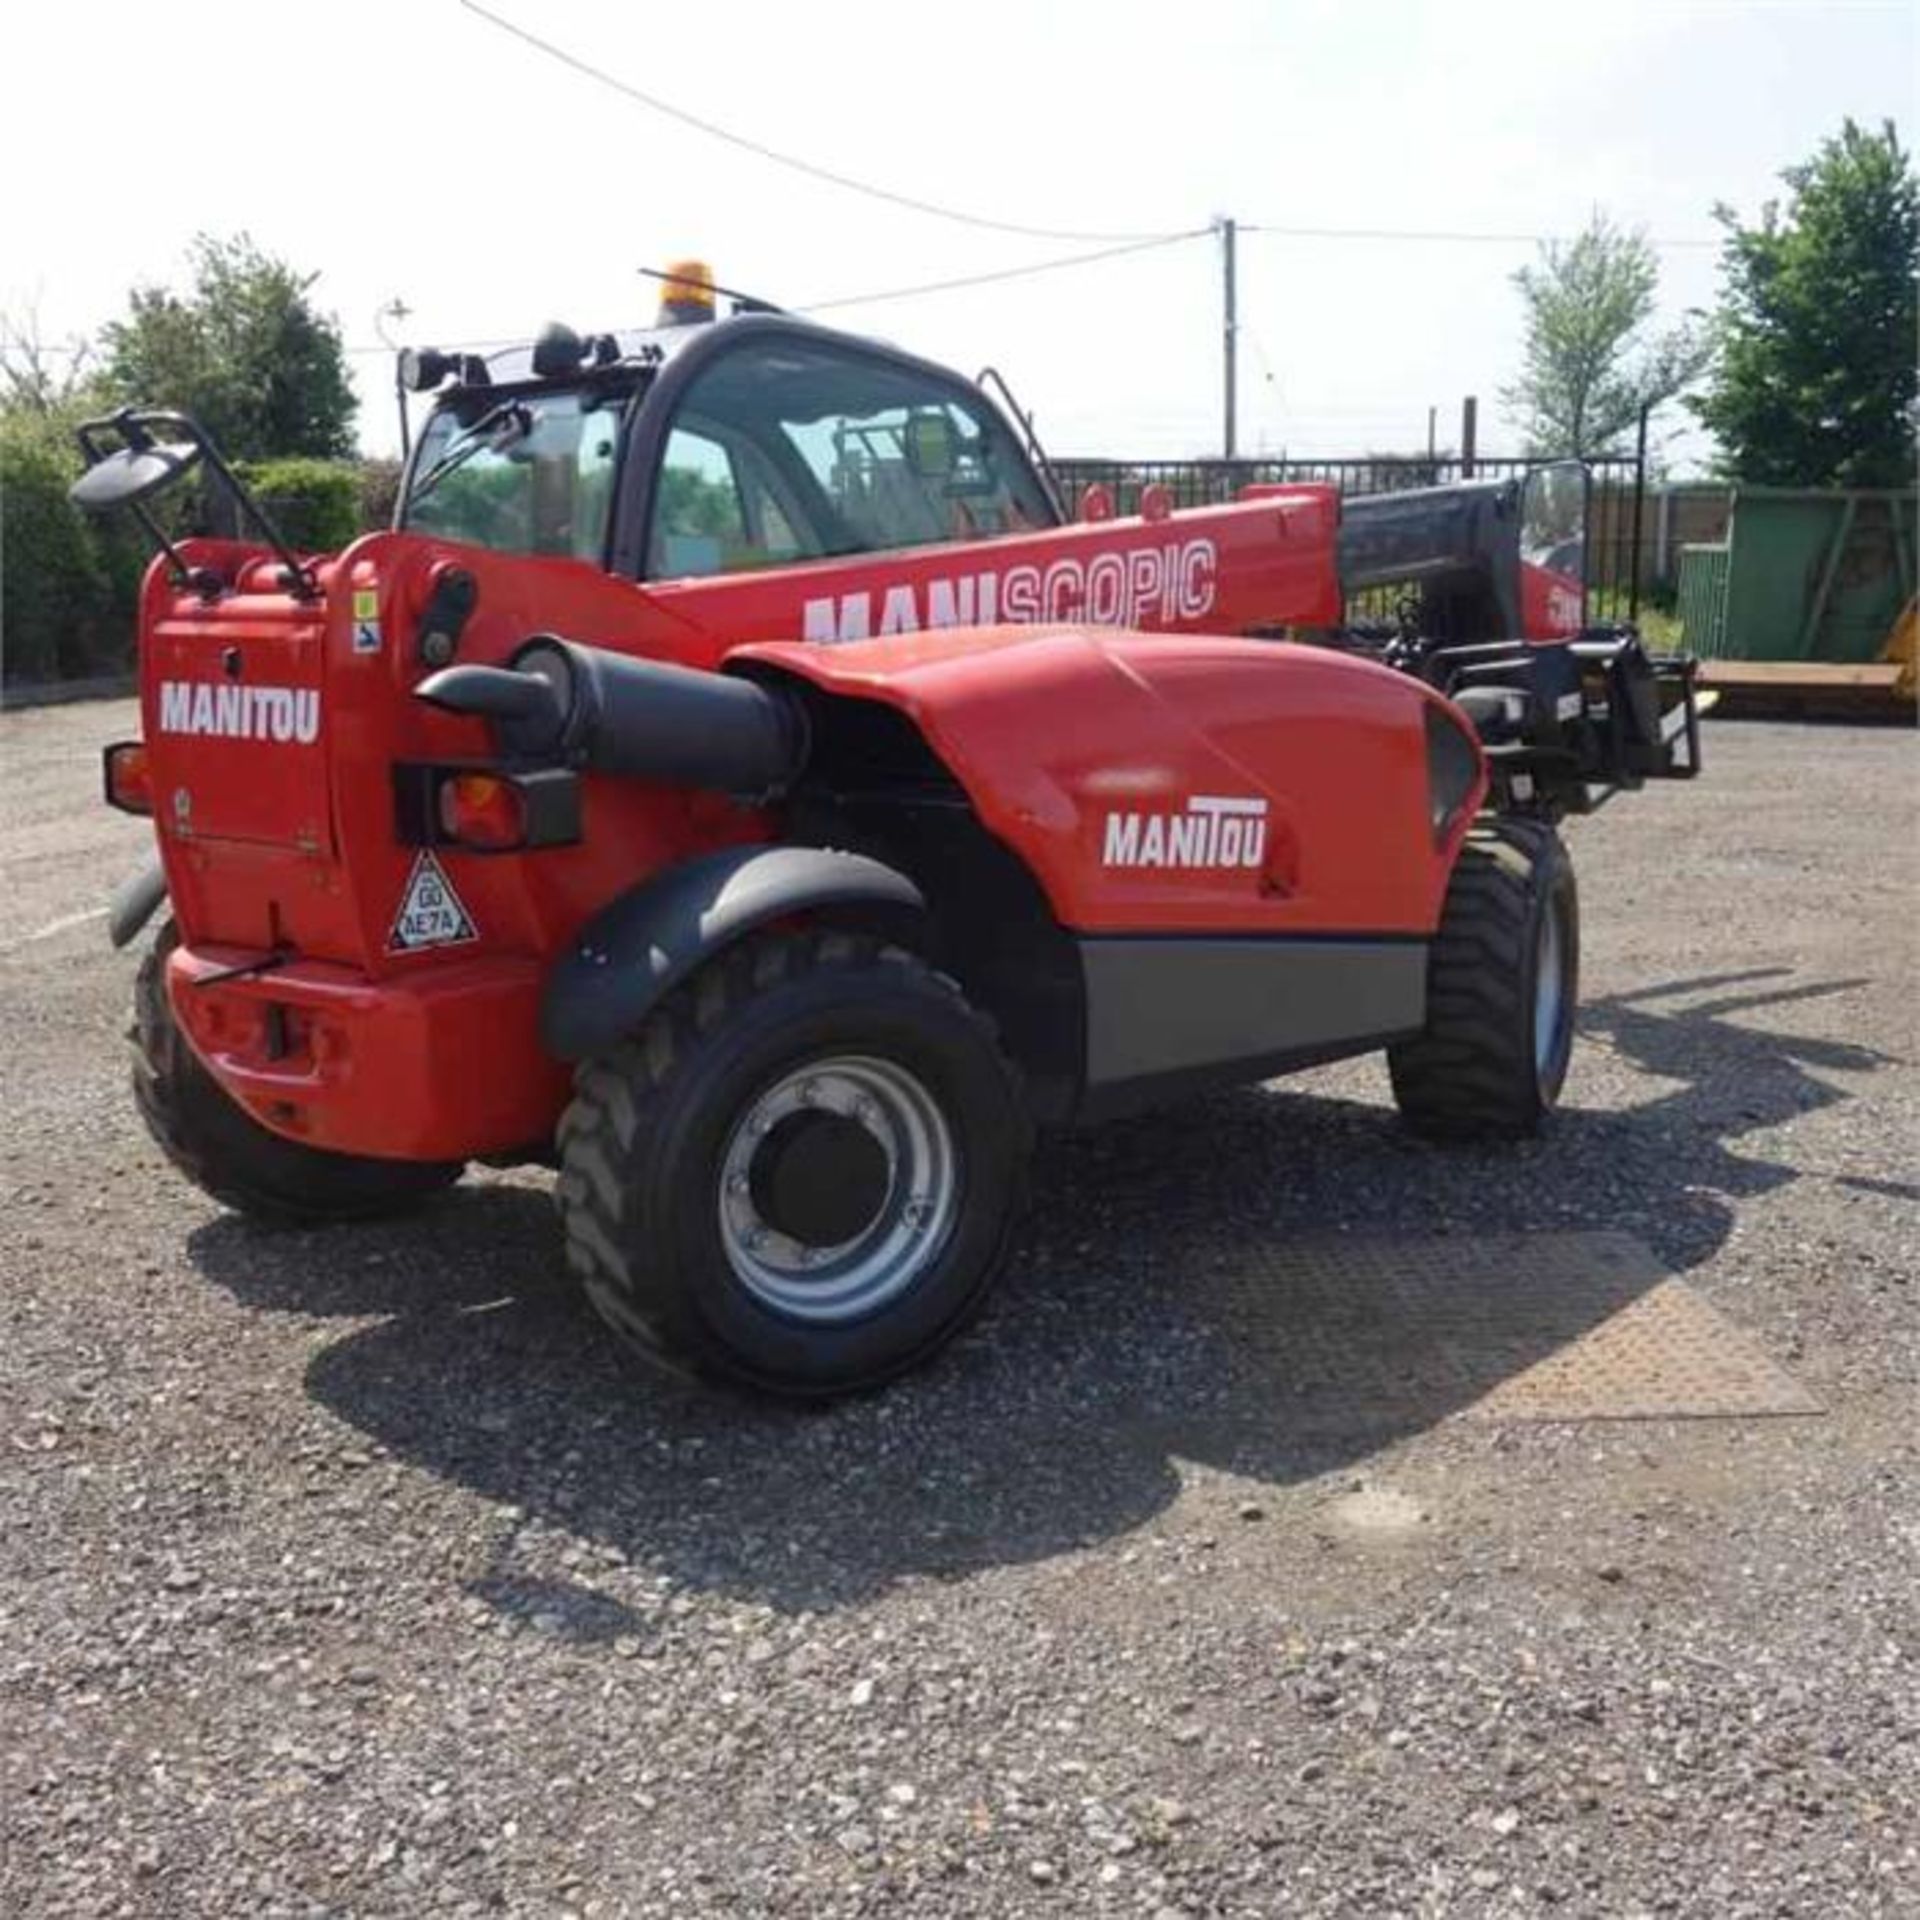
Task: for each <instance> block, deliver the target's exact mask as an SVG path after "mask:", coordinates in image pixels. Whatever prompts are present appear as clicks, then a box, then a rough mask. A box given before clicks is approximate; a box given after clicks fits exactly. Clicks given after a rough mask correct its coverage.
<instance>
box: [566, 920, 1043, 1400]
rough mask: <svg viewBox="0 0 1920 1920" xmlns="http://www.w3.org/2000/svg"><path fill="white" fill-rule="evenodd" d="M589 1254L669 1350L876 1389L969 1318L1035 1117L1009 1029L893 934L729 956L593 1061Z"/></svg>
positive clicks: (774, 1375) (653, 1339)
mask: <svg viewBox="0 0 1920 1920" xmlns="http://www.w3.org/2000/svg"><path fill="white" fill-rule="evenodd" d="M575 1088H576V1091H575V1097H574V1101H573V1104H572V1105H571V1106H570V1107H569V1108H568V1109H567V1112H566V1114H565V1116H564V1117H563V1118H562V1120H561V1123H560V1155H561V1175H560V1180H559V1184H558V1188H557V1194H558V1199H559V1205H560V1213H561V1219H562V1222H563V1224H564V1226H565V1228H566V1235H567V1253H568V1259H569V1262H570V1264H571V1266H572V1268H573V1270H574V1272H575V1273H576V1274H577V1275H578V1277H579V1279H580V1280H581V1282H582V1284H583V1285H584V1287H585V1289H586V1292H587V1295H588V1298H589V1299H590V1300H591V1301H592V1302H593V1304H594V1306H595V1307H596V1308H597V1309H598V1311H599V1312H600V1314H601V1316H602V1317H603V1318H604V1319H605V1320H606V1321H607V1323H608V1324H609V1325H610V1326H611V1327H612V1328H613V1330H614V1331H615V1332H616V1333H617V1334H618V1335H619V1336H620V1337H621V1338H622V1339H623V1340H624V1341H625V1342H626V1343H627V1344H628V1345H629V1346H631V1347H633V1348H634V1349H635V1350H637V1351H638V1352H640V1353H642V1354H644V1355H645V1356H646V1357H648V1358H649V1359H653V1360H656V1361H663V1362H665V1363H666V1364H668V1365H669V1366H671V1367H674V1368H676V1369H678V1370H682V1371H688V1372H693V1373H700V1374H706V1375H710V1376H716V1377H720V1378H724V1379H728V1380H733V1381H736V1382H740V1383H742V1384H745V1385H748V1386H752V1387H757V1388H760V1389H763V1390H766V1391H769V1392H774V1393H782V1394H789V1395H796V1396H801V1397H819V1396H824V1395H830V1394H835V1393H842V1392H847V1391H851V1390H854V1389H858V1388H861V1387H868V1386H874V1385H877V1384H878V1383H879V1382H881V1381H883V1380H886V1379H888V1378H890V1377H891V1376H892V1375H894V1374H896V1373H899V1372H901V1371H902V1370H903V1369H905V1368H907V1367H910V1366H912V1365H914V1364H915V1363H916V1362H918V1361H920V1360H923V1359H925V1358H927V1357H928V1356H930V1355H931V1354H932V1353H934V1352H935V1351H936V1350H937V1349H938V1348H939V1347H940V1346H942V1345H943V1344H944V1343H945V1342H946V1341H948V1340H950V1339H951V1338H952V1337H953V1336H954V1335H955V1334H956V1333H957V1332H958V1331H959V1330H960V1329H961V1328H962V1327H963V1326H964V1325H965V1324H966V1322H967V1321H968V1320H969V1319H970V1318H971V1317H972V1315H973V1313H974V1312H975V1311H976V1310H977V1308H978V1307H979V1305H980V1303H981V1301H982V1299H983V1298H984V1296H985V1293H986V1290H987V1288H988V1286H989V1285H990V1283H991V1282H992V1280H993V1278H994V1276H995V1274H996V1273H997V1272H998V1270H999V1267H1000V1265H1001V1262H1002V1260H1003V1258H1004V1257H1005V1253H1006V1248H1007V1243H1008V1238H1009V1235H1010V1232H1011V1229H1012V1224H1013V1216H1014V1203H1015V1199H1016V1196H1017V1192H1018V1188H1019V1184H1020V1180H1021V1176H1022V1173H1023V1170H1024V1166H1025V1160H1026V1148H1027V1140H1028V1126H1027V1120H1026V1116H1025V1112H1024V1108H1023V1105H1022V1102H1021V1098H1020V1093H1019V1088H1018V1085H1017V1083H1016V1081H1015V1078H1014V1075H1013V1072H1012V1070H1011V1068H1009V1066H1008V1065H1007V1063H1006V1061H1005V1060H1004V1059H1003V1058H1002V1056H1001V1054H1000V1051H999V1048H998V1046H997V1045H996V1043H995V1040H994V1036H993V1031H992V1029H991V1027H990V1026H989V1025H988V1024H987V1023H986V1021H985V1020H983V1019H982V1018H981V1016H980V1015H979V1014H978V1013H976V1012H975V1011H974V1010H973V1008H971V1007H970V1006H969V1005H968V1004H967V1002H966V1001H965V1000H964V999H963V998H962V996H961V994H960V992H959V991H958V989H957V988H955V987H954V986H953V985H952V984H951V983H950V982H948V981H947V980H945V979H944V978H943V977H942V976H940V975H939V974H936V973H934V972H933V971H932V970H931V969H930V968H928V967H927V966H925V965H924V964H923V963H922V962H920V961H919V960H917V959H915V958H914V957H913V956H911V955H910V954H907V953H905V952H903V951H901V950H900V949H899V948H897V947H884V946H881V945H880V944H878V943H877V942H875V941H873V940H870V939H866V938H863V937H860V936H856V935H852V934H847V933H840V932H832V931H827V932H821V931H809V932H803V933H797V934H779V935H764V936H760V937H757V938H754V939H752V940H750V941H747V942H745V943H743V944H742V945H741V946H739V947H738V948H735V949H733V950H731V951H729V952H728V953H725V954H723V955H721V956H720V957H719V958H718V959H716V960H714V961H713V962H711V963H710V964H709V965H708V966H707V968H706V969H705V970H704V971H703V972H702V973H701V974H699V975H698V976H697V977H696V978H695V979H694V980H693V981H692V982H690V983H689V984H688V985H687V986H685V987H683V988H682V989H680V990H679V991H678V992H677V993H675V994H674V995H673V996H672V997H671V998H670V999H669V1000H668V1001H667V1002H666V1003H665V1004H664V1005H663V1006H662V1007H660V1008H659V1010H658V1011H656V1012H655V1013H654V1014H653V1016H652V1017H651V1018H650V1019H649V1020H648V1022H647V1024H646V1026H645V1027H644V1028H643V1029H642V1030H641V1032H640V1033H639V1034H638V1035H637V1036H636V1037H635V1038H634V1039H632V1040H630V1041H628V1042H626V1043H624V1044H623V1045H621V1046H619V1047H617V1048H615V1049H613V1050H612V1051H611V1052H610V1053H608V1054H605V1055H603V1056H602V1057H600V1058H598V1059H596V1060H593V1061H591V1062H589V1063H588V1064H587V1065H585V1066H583V1067H582V1068H581V1070H580V1072H579V1074H578V1076H577V1078H576V1082H575Z"/></svg>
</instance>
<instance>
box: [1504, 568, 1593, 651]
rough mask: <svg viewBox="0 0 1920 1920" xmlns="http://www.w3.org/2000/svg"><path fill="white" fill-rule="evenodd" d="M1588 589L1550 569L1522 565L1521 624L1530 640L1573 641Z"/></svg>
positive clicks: (1578, 627) (1575, 580) (1577, 581)
mask: <svg viewBox="0 0 1920 1920" xmlns="http://www.w3.org/2000/svg"><path fill="white" fill-rule="evenodd" d="M1585 592H1586V590H1585V587H1584V586H1583V584H1582V583H1581V582H1580V581H1579V580H1577V579H1573V578H1570V577H1569V576H1568V575H1566V574H1564V573H1556V572H1554V571H1553V569H1552V568H1550V567H1537V566H1535V565H1534V564H1533V563H1532V561H1530V560H1522V561H1521V562H1520V621H1521V626H1522V629H1523V630H1524V632H1525V634H1526V637H1527V638H1528V639H1529V640H1570V639H1572V638H1573V637H1574V636H1575V635H1576V634H1577V633H1578V632H1579V631H1580V625H1581V614H1582V611H1583V609H1584V606H1585Z"/></svg>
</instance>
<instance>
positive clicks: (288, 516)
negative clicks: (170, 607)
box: [0, 413, 399, 681]
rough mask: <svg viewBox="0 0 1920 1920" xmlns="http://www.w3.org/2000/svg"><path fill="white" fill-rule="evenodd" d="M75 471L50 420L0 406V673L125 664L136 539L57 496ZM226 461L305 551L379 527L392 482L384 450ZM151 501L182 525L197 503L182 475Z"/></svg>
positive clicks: (75, 671) (125, 522)
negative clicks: (375, 454)
mask: <svg viewBox="0 0 1920 1920" xmlns="http://www.w3.org/2000/svg"><path fill="white" fill-rule="evenodd" d="M79 471H80V456H79V453H78V452H77V451H76V450H75V448H74V447H73V445H72V442H71V441H70V440H69V438H68V436H67V434H66V432H65V430H64V429H63V428H62V427H61V426H60V425H59V424H58V423H57V422H55V421H52V420H48V419H44V418H42V417H40V416H38V415H33V414H25V413H13V414H0V673H4V675H5V677H6V679H7V680H8V681H27V680H77V679H84V678H85V677H87V676H88V675H90V674H100V673H119V672H124V671H125V670H126V669H127V668H128V667H130V666H131V665H132V663H133V652H134V632H133V630H134V617H135V611H136V607H137V603H138V599H139V592H140V577H141V574H142V573H143V572H144V570H145V568H146V564H147V559H148V555H147V551H146V547H145V543H144V541H143V539H142V538H141V535H140V532H139V529H138V528H137V527H136V526H135V525H134V523H133V522H132V520H131V519H130V518H128V517H127V516H124V515H116V516H114V517H112V518H110V519H107V520H95V519H93V518H91V517H90V516H89V515H87V514H84V513H82V512H81V511H80V510H79V509H78V508H77V507H75V506H73V505H71V504H70V503H69V502H68V499H67V487H68V485H69V484H70V483H71V481H72V480H73V479H74V477H75V476H76V475H77V474H78V473H79ZM237 471H238V472H239V474H240V477H241V478H242V479H243V480H244V481H245V482H246V484H247V485H248V486H249V487H250V488H251V489H252V490H253V491H254V493H255V495H256V496H257V497H258V498H259V500H260V502H261V504H262V505H263V506H265V508H266V510H267V512H268V513H269V514H271V515H272V516H273V518H274V520H275V522H276V523H277V524H278V525H279V526H280V528H281V530H282V531H283V532H284V533H285V534H286V536H287V538H288V539H289V540H290V541H291V542H292V543H293V544H294V545H295V546H296V547H298V548H300V549H301V551H302V552H306V553H333V552H337V551H338V550H339V549H340V548H341V547H344V546H346V545H347V544H348V543H349V542H351V541H352V540H354V539H355V538H357V537H358V536H359V535H360V534H361V533H364V532H367V531H369V530H370V529H372V528H375V527H384V526H386V525H388V524H389V522H390V521H391V518H392V514H393V496H394V491H395V489H396V487H397V486H398V483H399V466H398V463H397V462H395V461H392V460H363V461H350V460H256V461H249V462H246V463H244V464H242V465H240V466H239V467H238V469H237ZM155 509H156V511H158V512H160V513H161V514H162V515H163V517H164V518H165V520H166V521H167V523H168V525H169V527H170V529H172V530H178V531H186V530H187V529H188V528H189V526H190V525H191V523H192V522H193V521H194V519H195V518H196V516H197V515H198V514H199V513H200V512H201V510H202V503H201V502H200V500H199V498H198V496H197V489H196V487H195V485H194V483H191V482H190V483H188V485H186V486H184V487H182V488H180V489H179V490H178V492H177V494H174V495H169V496H168V497H167V498H166V499H164V500H161V501H157V502H156V503H155ZM244 531H245V532H246V533H247V534H248V535H249V536H250V535H251V529H244Z"/></svg>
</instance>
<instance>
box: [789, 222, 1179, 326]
mask: <svg viewBox="0 0 1920 1920" xmlns="http://www.w3.org/2000/svg"><path fill="white" fill-rule="evenodd" d="M1211 231H1212V229H1211V228H1209V227H1190V228H1188V229H1187V231H1186V232H1185V233H1161V234H1156V235H1154V236H1153V238H1152V239H1150V240H1134V241H1130V242H1129V243H1128V244H1127V245H1125V246H1120V247H1101V248H1099V249H1098V250H1097V251H1096V252H1093V253H1069V254H1063V255H1061V256H1060V257H1059V258H1057V259H1053V260H1035V261H1033V262H1031V263H1030V264H1029V265H1027V266H1024V267H1000V268H997V269H995V270H994V271H993V272H991V273H967V274H961V275H960V276H959V277H958V278H956V279H952V280H925V281H922V282H921V283H920V284H919V285H918V286H912V287H892V288H889V289H888V290H887V291H886V292H884V293H851V294H844V295H841V296H839V297H838V298H835V299H832V300H810V301H808V302H807V303H806V304H805V305H804V306H800V307H796V308H795V309H794V311H795V312H796V313H825V312H827V311H829V310H830V309H832V308H836V307H868V306H875V305H878V304H879V302H881V301H882V300H912V299H916V298H917V297H918V296H919V295H921V294H924V293H951V292H953V291H955V290H956V289H957V288H960V287H985V286H991V285H993V284H994V283H995V282H996V281H1000V280H1023V279H1025V278H1026V277H1027V275H1029V274H1034V273H1058V272H1060V271H1061V269H1062V268H1065V267H1090V266H1092V265H1093V263H1094V262H1095V261H1096V260H1117V259H1119V258H1120V257H1121V256H1122V255H1123V254H1129V253H1147V252H1150V251H1151V250H1153V249H1154V248H1157V247H1172V246H1178V245H1179V244H1180V243H1181V242H1182V241H1185V240H1204V239H1205V238H1206V237H1207V235H1208V234H1209V233H1210V232H1211Z"/></svg>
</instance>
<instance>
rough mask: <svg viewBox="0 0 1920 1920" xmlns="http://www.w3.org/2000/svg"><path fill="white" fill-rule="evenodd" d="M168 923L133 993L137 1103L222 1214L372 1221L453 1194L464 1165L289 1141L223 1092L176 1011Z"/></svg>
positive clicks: (309, 1221) (171, 1155)
mask: <svg viewBox="0 0 1920 1920" xmlns="http://www.w3.org/2000/svg"><path fill="white" fill-rule="evenodd" d="M177 944H178V935H177V934H176V933H175V931H174V927H173V923H172V922H171V921H169V922H168V923H167V924H166V925H165V926H163V927H162V928H161V929H160V933H159V936H158V937H157V938H156V939H155V941H154V943H153V945H152V946H151V947H150V948H149V949H148V950H147V955H146V958H145V959H144V960H143V961H142V962H141V963H140V972H139V974H138V976H137V977H136V979H135V981H134V988H133V1031H132V1033H131V1035H130V1036H129V1037H130V1039H131V1040H132V1042H133V1097H134V1100H135V1102H136V1103H137V1104H138V1106H139V1108H140V1117H141V1118H142V1119H143V1120H144V1121H145V1122H146V1123H147V1131H148V1132H149V1133H150V1134H152V1135H153V1137H154V1139H155V1141H156V1142H157V1143H158V1144H159V1146H160V1149H161V1151H162V1152H164V1153H165V1154H166V1156H167V1158H168V1159H169V1160H171V1161H172V1162H173V1164H174V1165H175V1166H176V1167H178V1168H179V1169H180V1171H181V1172H182V1173H184V1174H185V1175H186V1176H187V1178H188V1179H189V1180H191V1181H192V1182H193V1183H194V1184H195V1185H196V1186H197V1187H200V1188H201V1189H202V1190H203V1191H205V1192H206V1193H209V1194H211V1195H212V1196H213V1198H214V1199H216V1200H218V1201H219V1202H220V1204H221V1205H222V1206H223V1207H231V1208H232V1209H233V1210H234V1211H235V1212H236V1213H244V1214H247V1215H249V1216H250V1217H251V1218H254V1219H257V1220H271V1221H277V1222H281V1223H288V1224H300V1225H315V1224H320V1223H324V1222H326V1221H330V1220H364V1219H370V1218H372V1217H373V1216H375V1215H377V1214H383V1213H393V1212H396V1211H397V1210H399V1209H400V1208H403V1207H408V1206H412V1205H413V1204H415V1203H416V1202H418V1201H420V1200H423V1199H425V1198H426V1197H427V1196H428V1195H429V1194H434V1193H438V1192H439V1191H440V1190H441V1189H442V1188H443V1187H449V1186H451V1185H452V1184H453V1183H454V1181H456V1180H458V1179H459V1178H460V1175H461V1173H462V1171H463V1168H462V1167H461V1165H460V1163H459V1162H458V1161H453V1162H447V1161H419V1160H376V1159H371V1158H368V1157H366V1156H364V1155H360V1154H351V1153H328V1152H326V1151H324V1150H323V1149H321V1148H319V1147H308V1146H302V1145H301V1144H300V1142H299V1141H297V1140H287V1139H283V1138H282V1137H281V1136H280V1135H279V1134H277V1133H273V1132H270V1131H269V1130H268V1129H267V1128H265V1127H263V1126H261V1125H260V1124H259V1122H258V1121H256V1120H254V1119H253V1118H252V1117H251V1116H250V1115H249V1114H248V1113H247V1112H246V1111H245V1110H244V1109H243V1108H241V1107H240V1106H238V1105H236V1104H235V1102H234V1101H232V1100H230V1099H229V1098H228V1097H227V1095H226V1094H225V1093H224V1092H223V1091H222V1089H221V1087H220V1083H219V1082H218V1081H217V1080H215V1079H214V1077H213V1075H212V1074H210V1073H209V1072H208V1071H207V1070H206V1068H205V1067H203V1066H202V1065H201V1064H200V1062H199V1060H198V1059H197V1058H196V1057H195V1055H194V1051H193V1049H192V1048H191V1047H190V1046H188V1044H187V1042H186V1040H185V1038H184V1037H183V1036H182V1034H181V1032H180V1028H179V1026H178V1024H177V1023H176V1021H175V1020H174V1017H173V1008H172V1007H171V1006H170V1005H169V1004H168V1001H167V984H166V968H167V955H168V954H169V953H171V952H172V951H173V949H174V947H175V946H176V945H177Z"/></svg>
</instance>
